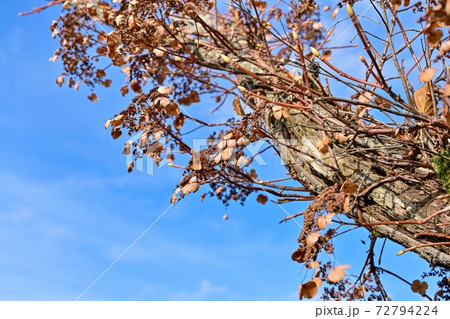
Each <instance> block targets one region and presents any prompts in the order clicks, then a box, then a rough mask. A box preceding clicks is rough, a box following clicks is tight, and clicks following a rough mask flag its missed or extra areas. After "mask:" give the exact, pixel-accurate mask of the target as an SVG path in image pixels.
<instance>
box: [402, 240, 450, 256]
mask: <svg viewBox="0 0 450 319" xmlns="http://www.w3.org/2000/svg"><path fill="white" fill-rule="evenodd" d="M430 246H450V241H444V242H442V243H429V244H421V245H416V246H412V247H409V248H406V249H403V250H400V251H399V252H398V253H397V256H401V255H403V254H404V253H406V252H407V251H410V250H414V249H418V248H423V247H430Z"/></svg>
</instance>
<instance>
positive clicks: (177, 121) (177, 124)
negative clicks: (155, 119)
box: [173, 115, 184, 130]
mask: <svg viewBox="0 0 450 319" xmlns="http://www.w3.org/2000/svg"><path fill="white" fill-rule="evenodd" d="M183 124H184V117H182V116H179V115H178V116H177V117H176V118H175V120H173V126H175V128H176V129H177V130H181V128H182V127H183Z"/></svg>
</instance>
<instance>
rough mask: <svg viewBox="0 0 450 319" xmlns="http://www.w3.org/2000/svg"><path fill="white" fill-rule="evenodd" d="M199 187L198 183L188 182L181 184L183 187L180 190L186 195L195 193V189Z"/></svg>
mask: <svg viewBox="0 0 450 319" xmlns="http://www.w3.org/2000/svg"><path fill="white" fill-rule="evenodd" d="M199 188H200V184H199V183H189V184H187V185H185V186H183V188H182V189H181V192H182V193H183V194H184V195H187V194H190V193H195V192H196V191H198V189H199Z"/></svg>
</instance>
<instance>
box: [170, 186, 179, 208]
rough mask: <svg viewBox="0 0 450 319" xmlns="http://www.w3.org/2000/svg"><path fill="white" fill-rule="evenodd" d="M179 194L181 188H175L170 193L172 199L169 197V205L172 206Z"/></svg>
mask: <svg viewBox="0 0 450 319" xmlns="http://www.w3.org/2000/svg"><path fill="white" fill-rule="evenodd" d="M179 192H181V188H179V187H178V188H177V189H176V190H174V191H173V193H172V197H170V203H171V204H173V203H175V202H176V201H177V194H178V193H179Z"/></svg>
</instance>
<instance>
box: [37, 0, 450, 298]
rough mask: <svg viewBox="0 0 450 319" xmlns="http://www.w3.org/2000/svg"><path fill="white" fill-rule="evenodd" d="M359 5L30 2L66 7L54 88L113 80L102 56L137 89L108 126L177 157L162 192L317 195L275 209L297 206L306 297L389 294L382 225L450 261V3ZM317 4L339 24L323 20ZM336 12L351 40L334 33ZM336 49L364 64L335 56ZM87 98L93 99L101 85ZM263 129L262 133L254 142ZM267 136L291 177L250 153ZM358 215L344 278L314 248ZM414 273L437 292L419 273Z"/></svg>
mask: <svg viewBox="0 0 450 319" xmlns="http://www.w3.org/2000/svg"><path fill="white" fill-rule="evenodd" d="M367 4H368V5H371V6H372V7H371V14H372V17H371V19H366V17H365V16H364V15H363V14H359V13H358V12H357V11H358V10H357V9H356V8H358V7H357V1H348V2H340V3H338V4H337V6H336V7H335V8H332V7H330V6H328V5H327V6H322V5H320V3H316V1H314V0H308V1H298V2H297V1H290V2H289V3H287V4H286V3H284V2H273V3H270V2H266V1H254V0H245V1H244V0H232V1H227V2H226V3H224V4H221V3H219V2H216V1H207V0H192V1H178V0H164V1H154V0H139V1H137V0H111V1H97V0H73V1H62V0H53V1H51V2H50V3H48V4H47V5H45V6H43V7H42V8H37V9H35V10H33V12H38V11H40V10H42V9H44V8H47V7H51V6H56V5H61V6H62V9H63V11H62V13H61V16H60V17H59V18H58V19H57V20H55V21H53V23H52V25H51V31H52V36H53V37H54V38H58V39H59V41H60V48H59V49H58V50H57V51H56V52H55V53H54V55H53V57H52V58H51V60H52V61H56V60H60V61H62V64H63V67H64V71H63V73H62V74H61V76H60V77H58V79H57V84H58V85H59V86H62V85H63V84H64V83H67V84H68V86H69V87H74V88H75V89H78V87H79V86H80V85H81V84H84V85H86V86H88V87H90V88H92V90H95V88H96V87H98V85H101V86H104V87H109V86H110V85H111V79H110V78H109V77H108V72H109V68H110V66H115V67H119V68H120V69H121V71H122V72H123V74H124V76H123V77H124V84H123V86H121V89H120V91H121V93H122V95H124V96H125V95H127V94H133V96H134V97H133V98H132V102H131V103H130V104H129V105H128V106H127V107H126V108H125V109H124V110H123V111H122V112H120V114H116V115H114V116H112V118H111V119H110V120H108V121H107V122H106V124H105V128H107V129H110V131H111V135H112V137H113V138H115V139H116V138H119V137H121V135H123V133H127V134H128V135H130V136H131V135H135V134H140V137H139V140H138V141H136V142H133V143H128V142H127V143H126V144H125V148H124V151H123V153H124V154H127V155H129V154H132V155H133V156H134V158H135V159H136V158H139V157H142V156H148V157H150V158H152V159H153V160H154V161H155V162H156V163H160V162H161V161H162V160H163V159H164V158H165V159H167V161H168V162H169V163H170V165H171V166H173V167H175V168H179V167H181V168H182V169H183V172H184V173H183V176H182V178H181V180H180V183H179V185H177V186H176V190H175V191H174V193H173V195H172V198H171V202H176V201H178V200H180V198H182V197H184V196H187V195H189V194H191V193H195V192H197V191H199V190H200V189H201V190H204V189H205V187H206V186H204V185H206V184H208V185H209V186H210V187H211V190H210V191H209V192H208V194H209V195H210V196H215V197H217V198H218V199H219V200H222V201H223V202H224V204H226V205H228V204H229V203H230V202H231V201H238V202H240V203H244V201H245V200H246V198H247V197H248V196H249V195H250V194H251V193H258V196H257V201H258V202H259V203H261V204H265V203H266V202H267V201H268V200H269V198H270V199H271V200H272V201H276V202H277V203H278V204H283V203H286V202H294V201H305V200H307V201H312V203H311V204H310V206H309V207H308V208H307V209H306V210H305V211H304V212H301V213H298V214H295V215H293V216H289V217H288V218H286V219H285V220H284V221H287V220H290V219H292V218H297V217H299V216H302V218H303V229H302V230H301V233H300V236H299V238H298V242H299V248H298V249H297V250H296V251H295V252H294V253H293V255H292V259H293V260H294V261H297V262H299V263H302V264H304V265H305V267H306V268H307V269H312V275H311V279H310V280H309V281H307V282H305V283H302V284H301V285H300V290H299V297H300V299H302V298H313V297H314V296H316V294H317V293H318V291H319V288H320V287H321V285H322V283H323V282H326V283H327V285H325V287H324V288H323V291H324V294H323V295H322V298H323V299H339V300H342V299H349V300H355V299H364V298H366V299H369V300H386V299H389V296H388V294H387V292H386V291H385V290H384V288H383V285H382V283H381V280H380V275H381V274H389V275H394V276H396V277H398V278H399V277H400V276H399V275H397V274H393V273H392V272H390V271H389V270H388V269H386V268H384V267H382V266H381V265H379V264H377V263H376V261H375V260H374V256H375V254H376V253H377V254H382V252H383V251H382V250H381V251H378V252H375V249H374V247H375V242H376V241H377V240H380V237H386V238H388V239H390V240H393V241H395V242H397V243H399V244H401V245H403V246H404V247H405V249H404V250H402V251H401V252H400V253H399V255H400V254H403V253H405V252H406V251H409V250H413V251H415V252H416V253H417V254H418V255H419V256H421V257H423V258H425V259H426V260H427V261H428V262H429V263H430V264H431V265H434V266H436V267H438V266H441V267H444V268H443V269H448V268H450V197H449V194H448V193H447V192H446V187H447V185H446V183H447V182H446V181H447V179H446V178H447V176H449V175H450V169H448V167H450V165H447V164H448V163H449V162H450V157H449V155H448V154H449V151H448V150H449V147H450V112H449V106H450V98H449V97H450V71H449V67H448V64H449V58H450V36H449V35H448V34H446V32H447V31H445V29H446V28H448V27H449V26H450V9H449V5H448V2H447V1H444V0H439V1H435V0H432V1H428V2H427V3H426V4H425V3H423V2H411V1H409V0H404V1H400V0H391V1H387V0H379V1H371V2H370V3H367ZM344 7H345V10H342V9H343V8H344ZM324 15H327V17H328V18H327V19H328V20H329V21H331V23H333V25H332V26H331V27H330V28H329V29H327V30H326V29H325V28H324V23H323V21H324V20H322V18H321V17H323V16H324ZM411 16H412V17H413V18H414V19H413V20H414V21H412V19H411ZM328 20H327V21H328ZM374 20H376V23H377V28H376V32H374V31H373V30H372V29H371V27H370V25H369V24H368V21H369V22H370V21H374ZM417 21H418V22H417ZM342 23H348V24H349V25H350V26H351V27H352V30H353V33H356V41H357V42H358V44H359V48H356V46H355V45H354V44H349V45H348V46H343V47H334V46H333V42H332V40H333V39H335V38H336V37H339V34H335V30H336V29H337V28H339V27H340V26H341V24H342ZM420 23H422V24H420ZM338 49H339V50H346V52H348V55H349V56H353V57H354V61H353V63H352V65H354V66H358V68H360V69H363V70H364V72H363V73H364V75H363V76H357V75H355V73H354V72H352V70H351V69H350V70H344V69H343V68H342V67H341V66H339V63H336V61H333V52H334V50H338ZM358 55H360V56H359V58H358ZM348 92H350V93H348ZM88 98H89V99H90V100H91V101H94V102H95V101H97V100H98V97H97V95H96V93H95V92H94V91H93V92H92V93H91V94H90V95H89V96H88ZM230 99H231V101H230ZM200 101H202V102H203V103H201V104H199V102H200ZM207 101H209V102H207ZM211 101H214V102H213V104H211ZM208 103H210V104H208ZM206 105H213V106H212V107H211V108H210V111H211V113H214V112H215V111H217V110H218V109H219V108H221V107H225V106H230V108H231V107H232V109H233V110H234V112H235V115H234V117H231V118H229V119H227V120H221V121H216V120H215V118H214V114H212V115H210V118H209V119H206V120H205V119H203V117H204V112H203V113H202V112H201V111H202V108H205V107H206ZM191 114H200V115H198V116H197V115H196V116H193V115H191ZM199 129H204V132H208V133H207V142H206V145H205V147H204V148H202V149H200V150H198V149H195V148H194V147H193V146H192V143H191V142H190V138H192V132H195V131H198V130H199ZM262 140H269V141H270V144H269V145H268V146H267V147H266V148H265V149H263V150H261V151H260V152H258V154H249V152H248V146H249V145H252V144H254V143H258V142H260V141H262ZM268 150H272V151H275V152H276V153H277V155H278V156H279V157H281V159H282V160H283V161H284V163H285V166H286V169H287V177H286V176H285V177H281V178H280V179H277V180H271V181H264V180H260V179H258V173H259V172H258V171H257V169H258V167H257V166H252V165H251V163H252V161H254V160H255V158H256V156H257V155H259V154H260V153H262V152H264V151H268ZM436 163H439V164H436ZM133 168H134V163H133V162H132V161H131V162H130V163H128V167H127V169H128V171H129V172H131V171H132V170H133ZM447 170H448V171H447ZM447 191H448V189H447ZM205 196H206V193H205V194H203V195H202V196H201V199H202V200H203V198H204V197H205ZM223 218H224V219H227V218H228V215H226V216H224V217H223ZM352 227H353V228H361V227H364V228H366V229H367V230H368V231H369V234H370V236H369V237H370V244H369V249H368V254H367V259H366V261H365V263H364V266H363V268H362V269H361V270H360V272H359V275H355V276H348V273H347V270H346V269H348V268H349V267H350V266H349V265H337V264H336V265H332V264H331V263H329V262H327V263H324V262H323V261H322V260H323V257H324V254H331V255H333V254H334V252H335V250H336V249H338V247H334V246H333V242H332V240H333V238H335V237H336V236H338V235H341V234H344V233H346V232H349V229H350V230H351V229H352ZM349 233H350V234H351V232H349ZM349 236H351V235H349ZM399 258H400V257H399ZM431 275H437V276H440V277H441V278H444V279H445V280H444V279H442V280H441V282H440V286H439V287H440V289H439V291H438V292H437V293H436V295H435V296H434V299H437V300H440V299H449V298H450V295H449V288H448V280H447V279H446V278H447V277H448V272H445V271H438V270H436V271H435V272H433V273H431ZM402 279H403V278H402ZM403 281H404V282H408V281H406V280H405V279H403ZM409 285H410V286H411V289H412V291H414V292H417V293H420V294H421V295H424V296H426V297H427V298H430V299H432V297H430V296H428V295H427V294H426V292H427V288H428V285H427V284H426V283H425V282H420V281H418V280H416V281H414V282H412V283H409Z"/></svg>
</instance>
